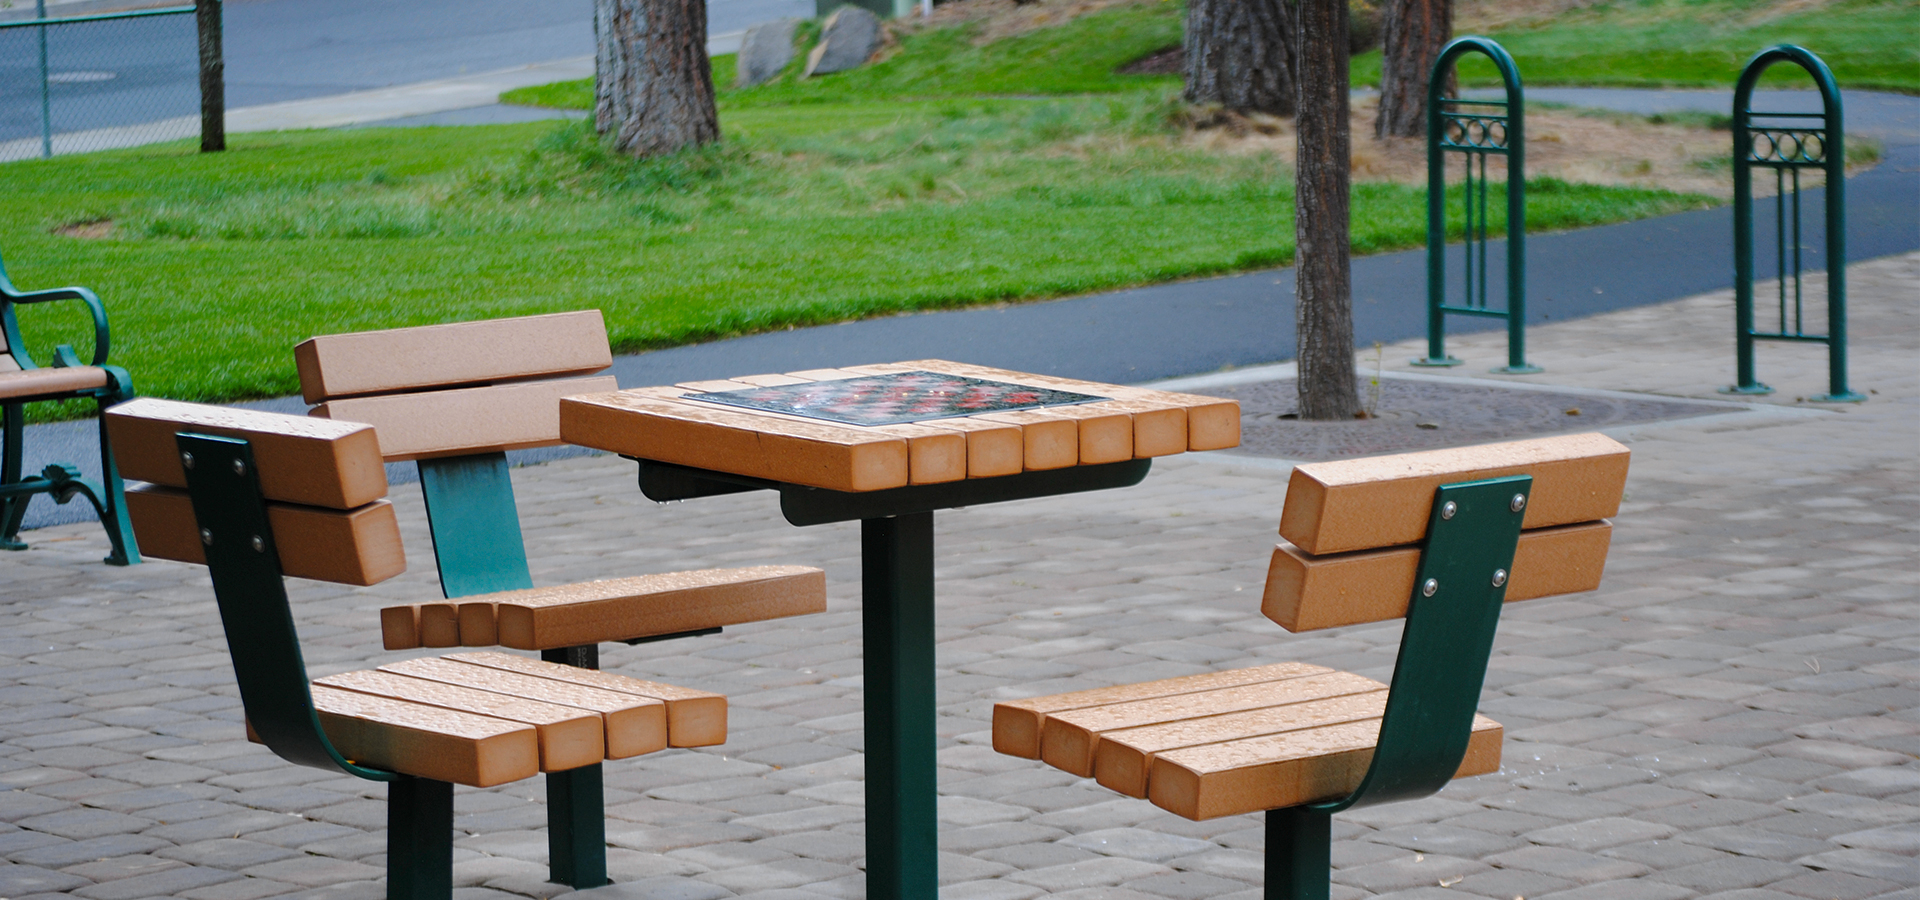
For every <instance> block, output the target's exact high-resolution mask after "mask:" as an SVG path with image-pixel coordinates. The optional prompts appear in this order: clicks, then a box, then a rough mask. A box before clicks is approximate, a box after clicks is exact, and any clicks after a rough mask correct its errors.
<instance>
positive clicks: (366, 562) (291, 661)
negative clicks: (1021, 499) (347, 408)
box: [107, 398, 826, 900]
mask: <svg viewBox="0 0 1920 900" xmlns="http://www.w3.org/2000/svg"><path fill="white" fill-rule="evenodd" d="M107 428H108V431H109V434H110V435H111V438H112V440H113V443H114V445H115V446H116V447H117V448H119V450H120V453H121V464H122V466H123V467H124V468H125V470H126V473H127V476H128V477H129V478H132V479H138V480H140V481H143V482H148V483H145V484H136V485H135V486H134V487H133V488H132V489H130V490H129V491H128V498H129V501H130V503H129V512H130V518H131V519H132V521H133V522H134V525H135V528H136V530H137V532H138V533H139V534H140V535H141V536H142V538H144V539H145V543H146V545H147V546H148V547H149V548H150V555H152V556H156V557H160V558H165V559H176V560H181V561H184V562H193V563H203V564H205V565H206V566H207V567H208V570H209V573H210V575H211V576H212V581H213V590H214V596H215V599H216V600H217V601H218V603H219V607H220V617H221V624H222V626H223V627H224V629H225V632H226V635H227V647H228V650H229V653H230V655H231V657H232V661H233V666H234V675H235V679H236V681H237V682H238V684H239V688H240V699H241V702H242V704H243V705H244V706H245V709H246V716H247V727H248V733H249V737H251V738H253V739H255V740H258V741H260V742H261V743H264V744H266V746H267V747H268V748H269V749H271V750H272V751H273V752H274V753H275V754H277V755H279V756H280V757H281V758H283V759H286V760H288V761H290V762H294V763H299V764H301V765H307V766H313V767H317V768H322V769H330V770H334V771H341V772H346V773H348V774H351V775H355V776H357V777H360V778H366V779H369V780H374V781H385V782H388V783H389V785H390V787H389V789H388V826H387V843H388V853H387V869H388V882H387V896H388V897H390V898H396V900H398V898H406V900H415V898H447V897H450V896H452V865H453V842H452V833H453V787H452V786H453V785H455V784H464V785H470V786H473V787H491V786H494V785H499V784H506V783H509V782H513V781H517V780H520V779H523V778H528V777H531V776H533V775H534V774H536V773H540V772H544V773H547V775H548V777H549V778H551V777H552V776H553V775H556V774H563V773H566V772H579V771H581V770H584V769H591V770H593V771H595V772H596V773H597V772H598V767H599V766H600V764H601V762H602V760H605V759H620V758H625V757H630V756H637V755H640V754H644V753H651V752H654V751H658V750H661V749H665V748H667V747H698V746H711V745H715V744H720V743H723V742H724V741H725V739H726V722H727V706H726V698H725V697H724V696H722V695H720V694H715V693H710V692H707V691H700V690H694V689H689V688H682V687H676V686H673V685H667V684H659V683H655V682H649V681H641V680H638V679H633V678H627V677H624V676H620V675H614V674H612V673H607V672H599V671H593V670H589V669H584V668H580V667H577V666H570V665H561V664H558V663H553V662H547V661H544V660H540V659H535V658H533V657H530V656H525V655H520V654H512V653H502V652H499V651H480V652H465V653H454V654H450V655H447V656H442V657H426V658H414V659H406V660H401V661H396V662H393V663H389V664H387V665H382V666H380V667H378V668H375V669H369V670H364V671H357V672H347V673H342V674H338V675H329V676H326V677H323V678H320V679H317V680H314V681H312V682H309V680H308V677H307V673H306V667H305V664H304V662H303V661H302V656H301V650H300V641H299V636H298V633H297V630H296V627H295V623H294V616H293V612H292V609H291V606H290V604H289V602H288V597H287V592H286V588H285V585H284V581H283V578H284V576H286V575H298V576H299V577H304V578H312V579H318V580H323V581H332V582H338V583H345V584H354V585H370V584H375V583H378V582H380V581H384V580H386V579H388V578H391V577H393V576H394V575H397V574H399V573H400V572H402V571H404V569H405V567H406V562H405V555H404V551H403V549H402V547H401V543H400V529H399V521H398V519H397V518H396V516H395V514H394V509H393V506H392V504H391V503H390V502H389V501H387V500H386V499H384V498H385V495H386V491H387V481H386V470H385V466H384V464H383V463H382V460H381V446H380V443H379V440H378V438H377V437H376V435H375V429H374V428H373V427H371V426H368V425H365V424H361V423H355V422H344V421H329V420H326V419H319V418H311V417H303V416H291V415H284V414H280V413H268V412H259V411H254V410H244V409H230V408H223V407H217V406H203V405H200V404H193V403H180V402H176V401H171V400H158V399H151V398H148V399H140V400H134V401H131V402H129V403H125V404H121V405H120V406H118V407H115V408H114V409H113V410H110V411H109V412H108V414H107ZM577 587H578V588H581V589H583V591H582V592H581V593H579V594H577V595H575V596H573V597H571V598H569V597H565V596H561V597H556V596H555V592H554V590H553V589H547V590H518V591H504V592H495V593H492V594H489V595H487V596H488V601H487V602H490V603H492V604H494V605H495V608H496V609H497V610H500V611H502V613H503V614H505V612H506V611H509V610H512V611H515V612H516V613H518V614H519V615H520V616H521V617H522V618H525V619H527V620H529V622H530V625H529V626H528V629H527V630H528V631H529V633H532V634H535V635H538V634H541V633H543V632H542V626H543V625H546V624H551V623H547V622H545V621H544V620H545V619H547V618H549V617H555V618H557V619H558V621H559V622H560V624H562V625H566V624H569V621H568V620H569V619H570V618H577V617H578V616H579V615H580V613H581V612H582V610H581V609H577V608H576V609H570V608H569V606H570V604H569V602H568V601H569V599H571V600H572V601H574V602H575V603H577V604H578V605H580V606H582V607H584V611H585V613H587V614H588V615H589V616H591V614H592V613H594V612H595V611H605V610H608V609H614V610H618V609H629V610H630V609H638V608H648V607H654V608H662V609H668V610H673V609H685V608H693V607H702V606H716V607H721V608H728V607H738V606H741V605H747V606H752V605H754V604H756V603H760V604H764V603H767V602H769V599H768V598H769V597H774V598H777V599H778V600H779V602H783V603H786V604H789V605H797V606H803V607H819V606H824V604H825V599H826V598H825V591H826V580H825V576H824V574H823V573H821V571H820V570H818V569H809V568H802V567H797V566H760V567H755V568H750V569H713V570H705V571H700V572H680V573H673V574H671V575H657V576H645V577H642V578H637V579H623V580H621V581H610V582H596V583H591V584H589V585H581V586H577ZM559 630H561V631H564V630H565V628H561V629H559ZM595 783H596V785H597V780H596V782H595ZM594 799H595V800H598V797H595V798H594ZM595 814H596V815H598V810H597V808H596V810H595ZM600 849H601V853H602V854H604V846H603V847H602V848H600ZM602 860H603V863H602V864H603V865H604V856H602Z"/></svg>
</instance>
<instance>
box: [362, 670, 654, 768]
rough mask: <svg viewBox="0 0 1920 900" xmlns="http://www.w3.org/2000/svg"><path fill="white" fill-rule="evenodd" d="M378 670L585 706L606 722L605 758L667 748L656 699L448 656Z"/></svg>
mask: <svg viewBox="0 0 1920 900" xmlns="http://www.w3.org/2000/svg"><path fill="white" fill-rule="evenodd" d="M527 661H528V662H531V663H536V664H540V665H547V666H556V667H558V664H557V663H541V662H540V660H537V659H535V660H527ZM379 671H382V672H390V673H393V674H395V675H405V676H407V677H410V678H421V679H425V680H427V681H438V682H442V683H444V684H451V685H455V686H458V687H464V688H468V689H471V690H479V691H488V692H491V693H495V694H506V695H508V696H512V697H521V698H525V699H528V700H538V701H540V702H542V703H555V704H559V705H561V706H571V707H574V708H576V709H584V710H589V711H591V712H594V713H596V714H598V715H600V716H601V717H602V718H603V719H604V720H605V721H606V747H607V758H608V759H625V758H627V757H630V756H639V755H641V754H643V753H652V752H654V751H656V750H660V749H663V748H665V747H666V746H668V740H667V739H668V734H669V732H668V728H669V723H668V720H667V708H666V704H665V703H663V702H662V701H661V700H660V699H658V698H656V697H645V696H641V695H639V694H633V693H623V692H620V691H612V690H605V689H602V688H598V687H590V686H587V685H581V684H572V683H568V682H565V681H558V680H555V679H551V678H541V677H538V676H535V675H526V674H522V673H519V672H509V671H506V670H503V669H494V668H489V667H486V666H476V665H470V664H468V663H464V662H460V661H459V660H457V659H453V658H449V657H429V658H425V659H409V660H405V661H402V662H394V663H387V664H386V665H383V666H381V667H380V668H379ZM616 677H617V676H616Z"/></svg>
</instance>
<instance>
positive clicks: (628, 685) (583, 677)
mask: <svg viewBox="0 0 1920 900" xmlns="http://www.w3.org/2000/svg"><path fill="white" fill-rule="evenodd" d="M447 658H448V659H451V660H458V661H460V662H465V663H468V664H471V665H475V666H486V667H490V668H498V669H501V670H504V671H509V672H516V673H522V674H527V675H534V676H538V677H542V678H552V679H559V680H561V681H562V682H564V683H567V684H575V685H581V686H585V687H592V688H596V689H599V690H606V691H617V692H621V693H626V694H631V695H634V696H638V697H645V698H652V699H657V700H660V701H662V702H664V703H665V704H666V707H667V743H668V745H669V746H673V747H710V746H713V745H716V744H721V743H725V742H726V739H727V698H726V695H724V694H716V693H713V692H711V691H702V690H696V689H694V688H685V687H679V686H677V685H671V684H663V683H661V682H657V681H643V680H641V679H638V678H628V677H627V676H625V675H615V674H613V673H612V672H602V671H599V670H597V669H577V668H574V667H573V666H562V665H556V664H553V663H547V662H542V661H540V660H537V659H529V658H527V657H524V656H516V655H514V654H512V653H499V652H494V651H482V652H478V653H455V654H452V655H450V656H448V657H447Z"/></svg>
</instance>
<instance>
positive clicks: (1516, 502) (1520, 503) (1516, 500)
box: [1507, 494, 1527, 512]
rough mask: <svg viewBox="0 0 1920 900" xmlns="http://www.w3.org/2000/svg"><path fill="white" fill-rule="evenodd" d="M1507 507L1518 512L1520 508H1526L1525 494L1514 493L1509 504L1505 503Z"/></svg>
mask: <svg viewBox="0 0 1920 900" xmlns="http://www.w3.org/2000/svg"><path fill="white" fill-rule="evenodd" d="M1507 508H1508V509H1511V510H1513V511H1514V512H1519V511H1521V510H1523V509H1526V508H1527V495H1525V494H1515V495H1513V502H1512V503H1509V504H1507Z"/></svg>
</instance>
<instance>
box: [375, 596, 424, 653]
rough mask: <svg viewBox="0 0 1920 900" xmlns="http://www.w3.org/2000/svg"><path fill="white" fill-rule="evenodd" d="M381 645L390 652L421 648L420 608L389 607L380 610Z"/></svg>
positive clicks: (416, 606)
mask: <svg viewBox="0 0 1920 900" xmlns="http://www.w3.org/2000/svg"><path fill="white" fill-rule="evenodd" d="M380 645H381V646H382V647H385V648H387V649H388V650H412V649H414V648H416V647H419V646H420V606H419V605H418V604H409V605H406V606H388V607H385V608H383V609H381V610H380Z"/></svg>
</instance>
